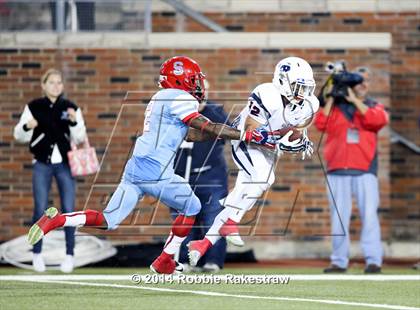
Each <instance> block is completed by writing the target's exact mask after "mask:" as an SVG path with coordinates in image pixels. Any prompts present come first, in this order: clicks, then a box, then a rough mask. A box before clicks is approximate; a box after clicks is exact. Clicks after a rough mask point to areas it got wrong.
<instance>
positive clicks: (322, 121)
mask: <svg viewBox="0 0 420 310" xmlns="http://www.w3.org/2000/svg"><path fill="white" fill-rule="evenodd" d="M331 112H332V111H331ZM327 124H328V116H327V115H325V114H324V111H323V110H320V111H318V113H316V114H315V122H314V125H315V127H316V128H317V129H318V130H319V131H325V130H326V129H327Z"/></svg>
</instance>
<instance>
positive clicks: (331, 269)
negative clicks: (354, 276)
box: [324, 264, 347, 273]
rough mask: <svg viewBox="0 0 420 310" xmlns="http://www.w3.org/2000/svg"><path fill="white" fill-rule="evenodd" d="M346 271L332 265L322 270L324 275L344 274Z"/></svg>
mask: <svg viewBox="0 0 420 310" xmlns="http://www.w3.org/2000/svg"><path fill="white" fill-rule="evenodd" d="M346 271H347V268H341V267H338V266H337V265H334V264H332V265H330V266H329V267H328V268H325V269H324V273H345V272H346Z"/></svg>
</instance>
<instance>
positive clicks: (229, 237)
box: [219, 219, 245, 247]
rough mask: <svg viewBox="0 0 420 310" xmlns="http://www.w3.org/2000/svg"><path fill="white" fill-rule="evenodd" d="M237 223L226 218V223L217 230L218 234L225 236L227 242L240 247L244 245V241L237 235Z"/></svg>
mask: <svg viewBox="0 0 420 310" xmlns="http://www.w3.org/2000/svg"><path fill="white" fill-rule="evenodd" d="M237 225H238V223H236V222H234V221H232V220H231V219H228V220H227V221H226V223H224V224H223V226H222V227H221V228H220V230H219V234H220V235H221V236H222V237H225V238H226V241H228V242H229V243H231V244H233V245H235V246H238V247H242V246H244V245H245V242H244V241H243V240H242V238H241V236H240V235H239V229H238V226H237Z"/></svg>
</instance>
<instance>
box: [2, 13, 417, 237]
mask: <svg viewBox="0 0 420 310" xmlns="http://www.w3.org/2000/svg"><path fill="white" fill-rule="evenodd" d="M206 15H207V16H209V17H210V18H212V19H213V20H215V21H217V22H218V23H220V24H221V25H224V26H226V27H227V28H228V29H230V30H232V31H343V32H346V31H355V32H359V31H360V32H370V31H372V32H391V33H392V35H393V46H392V48H391V50H390V51H387V50H376V49H360V50H323V49H314V50H288V49H282V50H278V49H268V50H264V49H263V50H256V49H242V50H231V49H221V50H212V49H209V50H195V51H191V50H157V49H156V50H118V49H112V50H106V49H64V50H59V51H58V50H55V49H41V50H38V49H17V50H14V49H0V123H1V128H0V208H1V209H0V210H1V212H0V240H8V239H10V238H12V237H14V236H18V235H21V234H24V233H26V231H27V228H28V227H27V226H28V225H29V222H30V219H31V211H32V198H31V164H30V162H31V155H30V154H29V152H28V150H27V146H21V145H18V144H17V143H16V142H14V141H13V139H12V129H13V126H14V125H15V123H16V122H17V120H18V117H19V115H20V113H21V111H22V109H23V106H24V104H25V103H26V102H27V101H29V100H30V99H31V98H34V97H36V96H39V95H40V87H39V83H38V81H39V77H40V76H41V74H42V72H44V71H45V70H46V69H47V68H49V67H51V66H55V67H58V68H60V69H61V70H63V72H64V73H65V76H66V90H67V94H68V96H69V98H71V99H72V100H74V101H76V102H77V103H78V104H79V105H80V106H81V107H82V109H83V112H84V115H85V119H86V122H87V126H88V132H89V137H90V140H91V143H92V144H93V145H94V146H95V147H96V148H97V151H98V155H99V156H100V157H102V156H103V154H104V152H105V148H106V145H107V142H108V139H109V137H110V133H111V131H112V129H113V127H114V124H115V121H116V118H117V115H118V113H119V111H120V108H121V104H122V103H123V98H124V95H125V93H126V90H139V89H142V90H147V91H149V92H153V90H154V89H155V79H156V73H157V70H158V68H159V66H160V64H161V62H162V61H163V60H164V59H165V58H166V57H170V56H172V55H174V54H186V55H188V56H191V57H193V58H196V59H197V60H198V61H199V62H200V63H201V64H202V67H203V69H204V70H205V71H206V73H207V75H208V77H209V80H210V82H211V85H212V89H213V90H223V91H231V93H229V94H228V95H229V97H228V98H231V99H232V100H226V97H227V96H226V97H224V98H223V96H222V95H217V94H213V96H214V97H213V98H215V99H217V100H218V101H219V102H221V103H223V104H224V106H225V109H227V110H228V111H229V109H230V108H231V107H232V105H233V104H235V103H238V101H235V100H233V99H240V98H246V92H248V91H249V90H251V89H252V88H253V87H254V86H255V85H256V84H258V83H261V82H264V81H268V80H270V79H271V77H270V76H267V75H264V74H256V73H255V71H258V72H264V71H265V72H270V71H272V68H273V66H274V64H275V63H276V62H277V61H278V60H279V59H280V58H282V57H285V56H289V55H297V56H301V57H304V58H306V59H308V60H309V61H310V62H311V64H312V65H313V66H314V69H315V71H316V73H317V78H318V83H321V80H322V77H323V75H322V67H323V63H324V62H325V61H328V60H338V59H345V60H347V61H348V64H349V66H350V67H354V66H357V65H369V66H371V67H372V68H373V69H374V73H375V76H374V83H373V89H372V94H373V96H374V97H376V98H378V99H379V100H381V101H382V102H384V103H385V104H386V105H387V106H388V107H389V108H390V110H391V115H392V118H391V126H392V127H393V128H394V129H395V130H397V131H398V132H399V133H401V134H403V135H404V136H406V137H407V138H409V139H411V140H413V141H414V142H416V143H417V144H420V135H419V127H418V118H419V115H420V104H419V102H420V99H419V92H418V87H419V66H420V62H419V59H420V57H419V42H418V38H419V32H420V28H419V25H420V21H419V14H418V13H417V14H416V13H395V14H394V13H357V14H355V13H350V14H346V13H313V14H307V13H306V14H303V13H302V14H298V13H288V14H277V13H276V14H268V13H266V14H265V13H264V14H257V13H253V14H246V13H230V14H229V13H226V14H222V13H217V14H216V13H214V14H206ZM153 17H154V18H153V22H154V24H153V30H154V31H173V30H174V29H175V28H176V27H180V25H176V23H177V21H176V14H175V13H172V12H165V13H155V14H154V16H153ZM183 23H184V24H183V25H181V26H182V27H184V30H185V31H208V30H207V29H205V28H204V27H202V26H201V25H199V24H197V23H196V22H193V21H191V20H189V19H188V18H186V19H185V20H184V21H183ZM174 35H175V34H174ZM239 91H243V92H244V93H242V94H239V93H238V92H239ZM140 97H141V96H140ZM141 111H142V107H141V106H140V105H139V106H130V107H127V108H126V109H124V110H123V113H122V116H123V119H124V122H122V123H121V124H120V125H118V126H117V127H116V131H115V135H114V139H116V140H113V143H112V144H111V147H110V148H109V149H108V152H107V156H106V157H105V162H104V163H105V166H104V169H103V171H102V173H101V175H100V178H99V179H98V180H100V181H103V182H110V183H114V182H116V180H118V177H119V175H120V171H121V170H120V169H121V166H122V165H123V163H124V161H125V159H126V158H127V152H128V150H129V149H130V147H131V145H132V141H133V140H132V137H133V136H135V135H136V133H137V132H138V130H140V129H141V124H142V114H141ZM236 111H237V110H235V113H236ZM311 136H312V137H314V138H315V141H319V139H320V135H319V134H318V133H317V132H316V131H315V130H314V129H312V130H311ZM114 141H117V142H114ZM321 144H322V143H321ZM379 151H380V175H379V176H380V182H381V208H380V215H381V222H382V229H383V238H384V239H386V240H389V239H391V238H392V239H415V238H418V236H419V231H418V227H419V213H418V212H419V209H418V207H419V201H420V197H419V195H420V194H419V193H420V168H419V157H418V155H415V154H412V153H411V152H410V151H408V150H407V149H405V148H404V147H402V146H399V145H392V146H391V145H390V144H389V131H388V129H385V130H383V131H381V134H380V145H379ZM226 155H227V157H228V158H229V159H230V154H229V152H227V153H226ZM229 164H230V167H231V168H233V170H231V173H230V175H231V176H230V181H231V182H232V181H233V180H234V176H235V166H234V165H233V164H232V162H231V161H230V162H229ZM105 167H106V168H105ZM277 169H278V171H277V172H278V173H277V176H278V178H277V181H276V184H275V185H274V186H273V188H272V190H271V191H270V192H269V193H268V196H267V200H266V202H265V203H263V202H261V204H265V206H264V209H258V208H255V209H254V213H251V214H249V215H248V216H247V219H248V220H249V221H250V222H251V223H253V222H252V219H253V217H254V215H255V214H257V213H259V212H261V217H260V223H259V226H258V228H257V229H256V231H255V232H256V233H257V234H259V235H260V236H259V237H258V238H260V239H266V238H272V237H270V236H267V234H273V233H274V234H277V235H282V234H284V233H285V228H286V227H287V232H286V233H287V234H286V237H287V238H293V239H319V238H323V237H322V235H324V234H327V233H328V231H329V224H328V222H329V221H328V217H329V215H328V207H327V205H326V195H325V186H324V181H323V173H322V169H321V166H320V162H319V160H318V159H317V158H316V157H314V159H312V160H310V161H305V162H301V161H299V160H297V159H295V158H293V157H289V156H286V157H285V158H282V159H281V161H280V164H279V166H278V168H277ZM92 181H93V177H87V178H80V179H78V196H77V208H78V209H82V208H83V207H84V205H85V203H86V199H87V197H88V194H89V190H90V188H91V184H92ZM99 194H100V192H95V191H94V192H93V194H92V195H91V199H92V200H90V202H91V203H90V204H89V207H91V208H92V207H95V208H101V207H100V204H101V203H103V201H101V197H102V196H100V195H99ZM295 199H296V204H295V207H294V210H293V214H292V216H291V217H290V214H291V212H290V211H291V209H292V206H293V202H294V201H295ZM51 204H53V205H55V206H59V200H58V197H57V191H56V189H55V187H54V190H53V195H52V201H51ZM139 209H141V214H140V217H138V218H134V219H133V218H130V220H129V221H131V223H133V221H134V222H135V223H136V224H147V221H148V219H150V218H151V216H152V214H153V210H154V206H153V204H152V202H151V201H150V200H146V201H143V202H141V203H140V204H139ZM158 210H159V211H158V213H157V215H158V217H157V221H156V222H155V223H159V224H165V223H169V219H168V217H167V213H166V210H165V209H164V208H158ZM137 215H138V212H137V213H135V216H137ZM289 218H290V222H289ZM288 222H289V224H287V223H288ZM359 228H360V222H359V220H358V216H357V212H355V213H354V223H353V224H352V235H353V237H355V238H357V235H358V230H359ZM167 230H168V228H162V227H160V226H159V227H157V228H155V229H149V230H147V229H146V230H145V229H144V227H138V225H137V226H136V227H133V226H132V225H131V226H130V225H127V226H124V227H122V228H121V229H120V230H119V231H116V232H112V233H109V234H110V235H112V236H113V237H112V238H114V239H117V240H136V241H138V240H143V241H144V240H150V238H151V237H150V236H145V237H138V235H139V234H143V235H144V234H148V233H150V234H152V233H156V232H161V233H163V232H165V233H166V232H167ZM122 234H124V237H123V236H122Z"/></svg>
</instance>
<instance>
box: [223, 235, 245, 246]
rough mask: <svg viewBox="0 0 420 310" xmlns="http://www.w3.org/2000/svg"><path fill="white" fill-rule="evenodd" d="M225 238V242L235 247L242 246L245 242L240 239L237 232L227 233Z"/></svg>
mask: <svg viewBox="0 0 420 310" xmlns="http://www.w3.org/2000/svg"><path fill="white" fill-rule="evenodd" d="M225 238H226V241H227V242H229V243H231V244H233V245H235V246H237V247H243V246H244V245H245V242H244V241H243V240H242V238H241V236H240V235H239V234H230V235H227V236H226V237H225Z"/></svg>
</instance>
